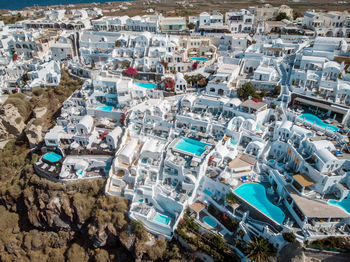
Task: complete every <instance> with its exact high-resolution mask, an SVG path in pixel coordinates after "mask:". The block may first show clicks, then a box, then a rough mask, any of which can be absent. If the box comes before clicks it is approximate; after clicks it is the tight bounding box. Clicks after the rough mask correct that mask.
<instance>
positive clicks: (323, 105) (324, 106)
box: [295, 97, 347, 115]
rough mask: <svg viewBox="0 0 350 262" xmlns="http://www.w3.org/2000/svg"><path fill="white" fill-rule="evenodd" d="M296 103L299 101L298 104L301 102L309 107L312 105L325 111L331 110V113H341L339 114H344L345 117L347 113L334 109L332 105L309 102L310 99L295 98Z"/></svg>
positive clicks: (343, 110)
mask: <svg viewBox="0 0 350 262" xmlns="http://www.w3.org/2000/svg"><path fill="white" fill-rule="evenodd" d="M295 101H298V102H301V103H304V104H307V105H312V106H316V107H319V108H323V109H326V110H330V111H333V112H335V113H339V114H343V115H345V114H346V113H347V110H346V109H341V108H334V107H332V106H330V105H327V104H323V103H320V102H316V101H312V100H308V99H304V98H301V97H297V98H295Z"/></svg>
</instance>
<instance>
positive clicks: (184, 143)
mask: <svg viewBox="0 0 350 262" xmlns="http://www.w3.org/2000/svg"><path fill="white" fill-rule="evenodd" d="M206 146H209V144H206V143H202V142H200V141H197V140H194V139H190V138H186V137H184V138H182V139H181V140H180V141H179V142H177V144H176V145H175V147H174V148H175V149H178V150H181V151H184V152H187V153H191V154H196V155H197V156H201V155H202V154H203V153H204V152H205V151H206V149H205V147H206Z"/></svg>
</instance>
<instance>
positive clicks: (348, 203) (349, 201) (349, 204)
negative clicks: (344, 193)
mask: <svg viewBox="0 0 350 262" xmlns="http://www.w3.org/2000/svg"><path fill="white" fill-rule="evenodd" d="M328 203H329V204H331V205H333V206H337V207H340V208H342V209H343V210H345V211H346V212H348V213H350V196H348V198H345V199H343V201H337V200H333V199H332V200H329V201H328Z"/></svg>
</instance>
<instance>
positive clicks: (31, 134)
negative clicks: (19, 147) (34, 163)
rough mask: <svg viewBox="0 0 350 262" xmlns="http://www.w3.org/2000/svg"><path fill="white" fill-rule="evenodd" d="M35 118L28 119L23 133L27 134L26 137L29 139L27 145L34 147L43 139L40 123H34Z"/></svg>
mask: <svg viewBox="0 0 350 262" xmlns="http://www.w3.org/2000/svg"><path fill="white" fill-rule="evenodd" d="M35 120H36V119H32V120H30V121H29V123H28V125H27V127H26V129H25V134H26V136H27V139H28V141H29V147H30V148H34V147H35V146H36V145H37V144H39V143H40V142H41V140H42V139H43V137H42V126H41V125H35Z"/></svg>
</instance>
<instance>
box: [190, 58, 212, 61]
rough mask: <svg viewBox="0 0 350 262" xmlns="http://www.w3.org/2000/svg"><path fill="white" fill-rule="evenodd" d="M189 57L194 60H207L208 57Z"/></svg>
mask: <svg viewBox="0 0 350 262" xmlns="http://www.w3.org/2000/svg"><path fill="white" fill-rule="evenodd" d="M190 59H191V60H194V61H209V59H208V58H205V57H191V58H190Z"/></svg>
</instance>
